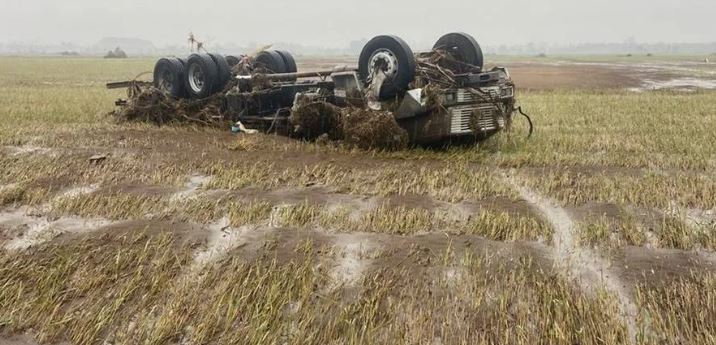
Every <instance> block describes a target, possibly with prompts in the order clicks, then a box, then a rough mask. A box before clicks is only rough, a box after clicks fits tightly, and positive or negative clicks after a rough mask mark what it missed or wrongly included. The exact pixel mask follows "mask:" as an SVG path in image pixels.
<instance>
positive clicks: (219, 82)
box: [209, 53, 231, 92]
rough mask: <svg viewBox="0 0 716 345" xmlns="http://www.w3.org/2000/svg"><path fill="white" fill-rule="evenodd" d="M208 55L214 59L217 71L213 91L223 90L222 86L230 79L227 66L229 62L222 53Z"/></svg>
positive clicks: (229, 71)
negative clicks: (217, 74)
mask: <svg viewBox="0 0 716 345" xmlns="http://www.w3.org/2000/svg"><path fill="white" fill-rule="evenodd" d="M209 56H211V59H212V60H214V63H215V64H216V68H217V71H218V73H219V76H218V78H217V79H216V84H214V92H220V91H223V90H224V86H226V83H228V82H229V79H231V67H229V63H228V62H227V61H226V58H225V57H224V56H223V55H219V54H213V53H209Z"/></svg>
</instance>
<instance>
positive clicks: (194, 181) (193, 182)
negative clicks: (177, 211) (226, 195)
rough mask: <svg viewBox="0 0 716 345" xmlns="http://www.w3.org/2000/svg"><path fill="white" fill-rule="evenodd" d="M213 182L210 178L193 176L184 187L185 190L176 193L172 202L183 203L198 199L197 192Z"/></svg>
mask: <svg viewBox="0 0 716 345" xmlns="http://www.w3.org/2000/svg"><path fill="white" fill-rule="evenodd" d="M209 180H211V177H210V176H204V175H193V176H190V177H189V182H187V183H186V185H184V189H182V190H180V191H178V192H176V193H174V194H173V195H172V196H171V201H181V200H187V199H192V198H195V197H196V194H197V191H198V190H199V189H200V188H201V187H202V186H204V185H205V184H206V183H207V182H209Z"/></svg>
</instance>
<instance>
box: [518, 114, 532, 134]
mask: <svg viewBox="0 0 716 345" xmlns="http://www.w3.org/2000/svg"><path fill="white" fill-rule="evenodd" d="M517 111H519V112H520V114H522V116H524V117H526V118H527V122H529V124H530V133H529V134H527V139H529V138H530V137H532V131H533V129H534V126H533V125H532V119H531V118H530V116H529V115H527V114H525V112H524V111H522V107H517Z"/></svg>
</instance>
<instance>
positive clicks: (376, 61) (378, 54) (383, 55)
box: [368, 49, 399, 79]
mask: <svg viewBox="0 0 716 345" xmlns="http://www.w3.org/2000/svg"><path fill="white" fill-rule="evenodd" d="M368 61H370V65H369V66H370V69H369V73H370V76H371V77H372V76H373V75H374V74H375V73H376V71H382V72H383V73H385V75H386V76H387V77H388V79H392V78H394V77H395V76H396V75H398V67H399V66H398V57H397V56H395V53H393V52H392V51H390V50H388V49H379V50H376V51H375V52H374V53H373V55H371V56H370V60H368Z"/></svg>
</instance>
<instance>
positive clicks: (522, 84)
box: [299, 57, 716, 91]
mask: <svg viewBox="0 0 716 345" xmlns="http://www.w3.org/2000/svg"><path fill="white" fill-rule="evenodd" d="M630 59H632V60H634V61H629V60H630ZM487 60H488V62H489V63H488V64H487V65H486V66H485V67H486V68H490V67H491V66H494V65H498V66H504V67H507V68H508V69H509V71H510V74H511V76H512V78H513V79H514V81H515V84H516V85H518V86H519V88H520V89H525V90H555V89H577V90H599V89H628V90H632V91H643V90H653V89H682V90H694V89H716V82H715V81H714V78H716V63H706V62H703V61H699V60H698V59H696V58H692V59H690V61H683V60H675V61H668V60H659V59H656V58H655V59H653V60H650V59H646V60H645V59H643V58H642V59H640V58H639V57H631V58H626V57H623V58H622V59H621V61H615V62H589V61H575V60H569V59H559V58H549V59H546V58H542V59H541V58H531V59H522V60H525V61H515V59H509V60H505V61H503V62H500V61H499V58H498V59H497V62H495V61H494V60H492V59H489V58H488V59H487ZM355 63H356V62H355V61H354V60H353V59H350V58H344V59H340V58H333V59H329V58H324V59H311V60H310V61H299V67H300V68H302V69H306V70H319V69H331V68H332V67H333V66H336V65H346V66H352V65H354V64H355Z"/></svg>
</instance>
